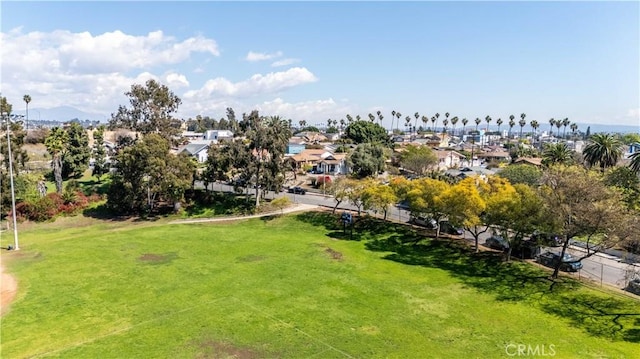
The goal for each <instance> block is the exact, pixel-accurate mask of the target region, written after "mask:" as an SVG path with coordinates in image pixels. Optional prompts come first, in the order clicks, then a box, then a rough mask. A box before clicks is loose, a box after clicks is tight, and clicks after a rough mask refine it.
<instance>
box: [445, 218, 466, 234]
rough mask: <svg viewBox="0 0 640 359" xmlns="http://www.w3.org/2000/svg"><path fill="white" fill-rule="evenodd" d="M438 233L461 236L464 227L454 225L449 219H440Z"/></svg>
mask: <svg viewBox="0 0 640 359" xmlns="http://www.w3.org/2000/svg"><path fill="white" fill-rule="evenodd" d="M440 233H444V234H450V235H453V236H461V235H463V234H464V228H461V227H455V226H454V225H453V224H451V222H449V221H440Z"/></svg>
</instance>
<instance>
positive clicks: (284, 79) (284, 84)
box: [184, 67, 318, 100]
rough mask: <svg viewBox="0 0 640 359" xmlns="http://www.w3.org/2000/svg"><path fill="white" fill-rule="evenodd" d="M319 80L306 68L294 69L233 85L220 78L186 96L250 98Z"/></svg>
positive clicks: (252, 77)
mask: <svg viewBox="0 0 640 359" xmlns="http://www.w3.org/2000/svg"><path fill="white" fill-rule="evenodd" d="M316 81H318V79H317V78H316V76H315V75H314V74H313V73H312V72H311V71H309V70H307V69H306V68H304V67H293V68H290V69H288V70H287V71H282V72H271V73H268V74H266V75H261V74H255V75H253V76H251V77H250V78H249V79H247V80H244V81H240V82H236V83H233V82H231V81H229V80H227V79H225V78H222V77H219V78H215V79H212V80H209V81H207V82H206V83H205V84H204V86H202V88H200V89H199V90H193V91H188V92H186V93H185V94H184V96H185V98H189V99H196V100H199V99H206V98H209V97H211V96H227V97H248V96H253V95H257V94H269V93H275V92H278V91H282V90H286V89H288V88H292V87H295V86H298V85H302V84H306V83H312V82H316Z"/></svg>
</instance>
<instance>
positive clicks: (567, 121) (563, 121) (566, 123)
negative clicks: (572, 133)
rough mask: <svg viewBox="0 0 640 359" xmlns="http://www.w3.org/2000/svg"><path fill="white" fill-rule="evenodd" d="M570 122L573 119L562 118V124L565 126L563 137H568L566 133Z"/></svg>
mask: <svg viewBox="0 0 640 359" xmlns="http://www.w3.org/2000/svg"><path fill="white" fill-rule="evenodd" d="M570 123H571V121H569V119H568V118H565V119H564V120H562V126H564V129H563V130H562V138H564V139H566V137H565V134H566V133H567V126H569V124H570Z"/></svg>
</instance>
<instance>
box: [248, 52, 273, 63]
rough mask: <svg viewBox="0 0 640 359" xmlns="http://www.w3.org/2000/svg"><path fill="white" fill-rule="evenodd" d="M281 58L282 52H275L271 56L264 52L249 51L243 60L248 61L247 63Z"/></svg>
mask: <svg viewBox="0 0 640 359" xmlns="http://www.w3.org/2000/svg"><path fill="white" fill-rule="evenodd" d="M280 56H282V51H276V52H274V53H272V54H269V53H266V52H253V51H249V53H248V54H247V57H246V58H245V60H247V61H249V62H256V61H265V60H272V59H276V58H278V57H280Z"/></svg>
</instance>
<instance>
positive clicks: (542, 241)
mask: <svg viewBox="0 0 640 359" xmlns="http://www.w3.org/2000/svg"><path fill="white" fill-rule="evenodd" d="M531 240H532V241H534V242H536V243H538V245H540V246H549V247H560V246H561V245H563V244H564V240H563V239H562V236H561V235H558V234H553V233H539V232H535V233H534V234H533V235H532V236H531Z"/></svg>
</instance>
